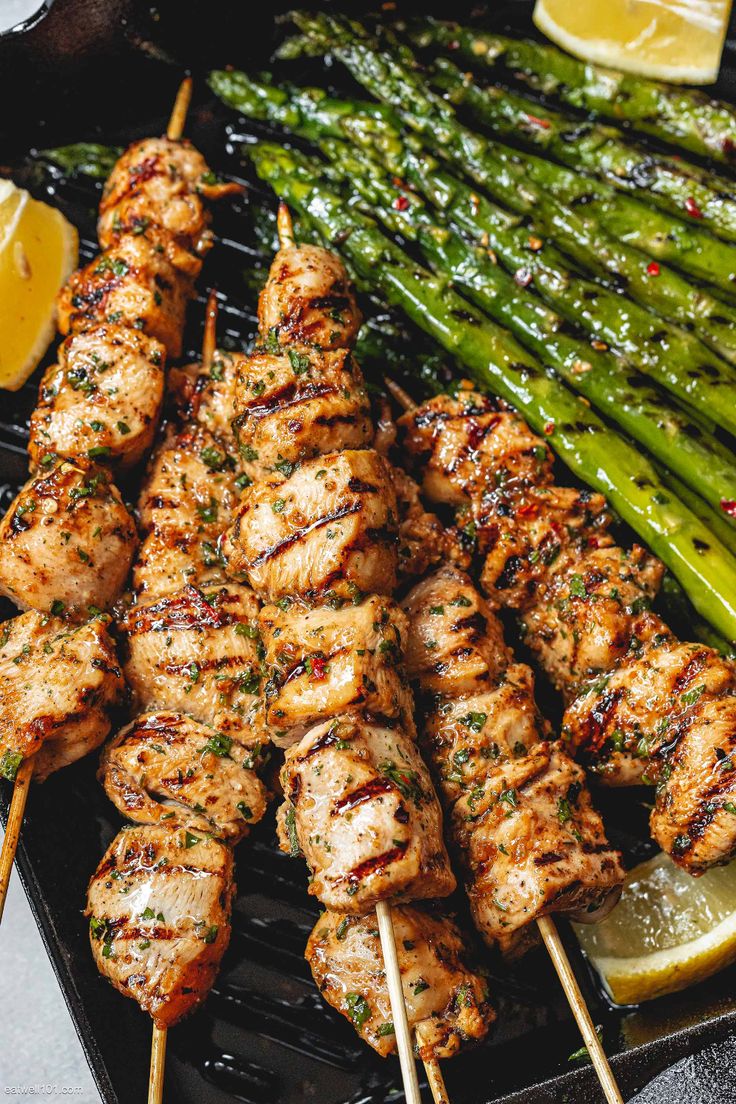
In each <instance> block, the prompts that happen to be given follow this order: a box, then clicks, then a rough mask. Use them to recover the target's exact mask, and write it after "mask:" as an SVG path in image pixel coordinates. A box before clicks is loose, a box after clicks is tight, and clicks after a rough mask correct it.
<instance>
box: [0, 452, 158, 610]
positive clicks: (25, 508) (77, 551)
mask: <svg viewBox="0 0 736 1104" xmlns="http://www.w3.org/2000/svg"><path fill="white" fill-rule="evenodd" d="M136 543H137V536H136V531H135V525H134V524H133V519H132V517H131V516H130V514H129V513H128V511H127V510H126V508H125V505H124V504H123V500H122V498H121V497H120V492H119V491H118V489H117V487H115V485H114V484H113V483H112V481H111V477H110V473H109V472H108V471H106V470H105V469H103V468H100V467H98V466H97V465H96V464H94V463H93V462H92V461H90V460H82V459H77V460H74V461H71V460H59V461H55V462H53V463H52V464H51V465H50V466H49V467H45V468H44V470H43V471H42V472H40V473H38V474H37V475H34V476H33V478H32V479H30V480H29V481H28V482H27V483H26V485H25V486H24V487H23V489H22V490H21V491H20V493H19V494H18V496H17V497H16V499H15V500H14V501H13V503H12V504H11V506H10V508H9V509H8V512H7V513H6V515H5V517H4V518H3V520H2V522H0V594H5V595H6V596H7V597H8V598H10V599H11V600H12V601H13V602H15V604H16V605H17V606H19V607H20V608H21V609H29V608H30V609H39V610H51V612H52V613H58V614H60V613H62V612H64V613H66V614H68V615H70V616H72V617H74V618H76V619H80V618H83V617H87V616H89V613H90V612H95V610H97V611H99V610H101V609H107V608H108V607H109V606H110V605H111V603H112V602H114V600H115V599H116V598H117V596H118V595H119V593H120V591H121V590H122V588H123V585H124V583H125V580H126V578H127V575H128V570H129V568H130V563H131V560H132V559H133V554H134V552H135V547H136Z"/></svg>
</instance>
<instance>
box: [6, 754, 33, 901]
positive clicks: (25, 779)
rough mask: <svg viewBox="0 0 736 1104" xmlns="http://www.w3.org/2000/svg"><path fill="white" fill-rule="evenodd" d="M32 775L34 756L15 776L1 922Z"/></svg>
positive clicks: (19, 768) (8, 831)
mask: <svg viewBox="0 0 736 1104" xmlns="http://www.w3.org/2000/svg"><path fill="white" fill-rule="evenodd" d="M32 774H33V756H32V755H31V756H29V758H28V759H24V760H23V762H22V763H21V765H20V766H19V767H18V773H17V774H16V776H15V784H14V786H13V797H12V799H11V801H10V812H9V813H8V823H7V826H6V828H5V838H4V839H3V849H2V853H0V921H2V918H3V912H4V911H5V898H6V897H7V895H8V886H9V885H10V875H11V873H12V870H13V861H14V859H15V852H16V850H17V847H18V840H19V839H20V829H21V825H22V823H23V814H24V812H25V810H26V801H27V800H28V790H29V789H30V785H31V775H32Z"/></svg>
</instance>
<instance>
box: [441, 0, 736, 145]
mask: <svg viewBox="0 0 736 1104" xmlns="http://www.w3.org/2000/svg"><path fill="white" fill-rule="evenodd" d="M422 28H423V31H424V38H425V42H427V43H429V42H434V43H437V44H439V45H443V46H447V47H449V48H451V49H457V50H459V52H460V53H461V54H462V55H463V57H465V58H466V59H468V60H469V61H474V62H483V63H485V64H487V65H492V66H499V67H503V68H504V69H505V70H506V71H507V72H509V73H513V74H514V75H515V76H520V77H522V78H524V79H525V80H526V81H527V82H528V84H529V85H530V86H531V87H532V88H535V89H537V91H539V92H544V93H545V94H546V95H556V96H558V97H559V98H560V99H561V100H563V101H564V102H565V103H568V104H570V105H571V106H572V107H576V108H581V109H582V110H584V111H597V112H598V113H599V114H600V115H604V116H606V117H607V118H609V119H613V120H614V121H616V122H618V121H620V120H625V121H626V122H629V123H632V124H633V125H634V127H635V128H636V129H637V130H641V131H644V132H645V133H646V134H653V135H654V136H655V137H656V138H659V139H661V140H662V141H663V142H670V143H672V144H673V145H676V146H680V147H681V148H682V149H686V150H690V151H691V152H692V153H696V154H699V155H700V156H702V157H712V158H714V159H715V160H717V161H725V162H733V160H734V155H735V154H736V144H735V143H736V138H735V136H736V111H735V110H734V108H733V107H731V105H730V104H725V103H721V102H720V101H718V100H713V99H711V98H710V97H709V96H707V95H705V94H704V93H703V92H698V91H696V90H695V89H691V88H675V87H673V86H672V85H667V84H662V83H661V82H659V81H653V80H647V79H646V78H644V77H637V76H632V75H631V74H628V73H616V72H613V71H612V70H610V69H603V68H602V67H601V66H598V65H591V64H590V63H589V62H586V61H579V60H578V59H577V58H573V57H570V56H569V54H566V53H563V51H562V50H558V49H557V48H556V47H555V46H550V45H546V44H545V45H542V44H541V43H539V42H531V41H517V40H515V39H511V38H505V37H504V36H502V35H494V34H484V33H483V32H482V31H478V30H477V29H475V28H472V27H462V26H460V25H459V24H457V23H440V22H437V21H435V20H431V19H424V20H423V21H422Z"/></svg>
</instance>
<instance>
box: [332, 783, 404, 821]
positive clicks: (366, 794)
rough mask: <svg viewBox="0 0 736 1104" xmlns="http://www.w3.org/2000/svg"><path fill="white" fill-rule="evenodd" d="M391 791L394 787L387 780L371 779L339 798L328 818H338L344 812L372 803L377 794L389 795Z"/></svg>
mask: <svg viewBox="0 0 736 1104" xmlns="http://www.w3.org/2000/svg"><path fill="white" fill-rule="evenodd" d="M393 790H394V786H393V784H392V783H391V782H390V781H389V780H388V778H371V779H370V781H368V782H365V783H364V784H363V785H362V786H359V787H358V788H357V789H356V790H353V791H352V793H349V794H346V795H345V796H344V797H341V798H339V800H338V801H336V802H335V804H334V805H333V806H332V809H331V811H330V816H331V817H336V816H339V815H340V813H342V812H344V811H345V810H349V809H355V808H356V807H357V806H358V805H362V804H363V803H364V802H365V801H372V800H373V798H374V797H378V795H379V794H386V793H391V792H392V791H393Z"/></svg>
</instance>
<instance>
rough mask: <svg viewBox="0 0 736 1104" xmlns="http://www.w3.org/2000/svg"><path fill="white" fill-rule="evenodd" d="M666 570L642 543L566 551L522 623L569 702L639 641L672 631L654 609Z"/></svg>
mask: <svg viewBox="0 0 736 1104" xmlns="http://www.w3.org/2000/svg"><path fill="white" fill-rule="evenodd" d="M663 572H664V567H663V565H662V564H661V562H660V561H659V560H657V559H655V558H654V557H653V556H650V554H649V553H648V552H646V551H645V550H644V549H643V548H640V547H639V546H638V545H634V546H633V548H631V550H628V551H626V550H624V549H621V548H616V547H611V548H597V549H591V550H589V551H587V552H585V553H581V554H576V553H574V552H570V554H569V555H562V556H560V558H559V560H558V562H557V563H556V564H555V570H554V573H553V574H552V576H551V577H550V578H549V580H548V581H547V583H546V584H545V586H544V587H542V588H540V590H539V593H538V595H537V599H536V602H535V604H534V605H533V606H532V607H531V608H529V609H528V610H526V611H525V612H524V613H523V615H522V625H523V629H524V631H525V639H526V642H527V644H528V645H529V647H530V648H531V650H532V651H533V652H534V654H535V655H536V656H537V659H538V660H539V663H540V664H541V666H542V668H543V670H544V671H546V673H547V675H548V677H549V678H550V679H551V681H552V682H553V683H554V685H555V686H556V687H557V688H558V689H559V690H560V691H561V692H562V693H563V695H564V696H565V698H566V700H567V701H571V700H572V699H573V698H574V697H575V696H576V695H577V694H578V693H579V692H580V690H581V689H582V688H583V687H584V685H585V684H586V683H587V682H588V681H589V680H590V679H591V678H595V677H597V676H599V675H602V674H606V673H607V672H608V671H610V670H611V669H612V668H613V667H615V666H616V664H617V663H618V662H619V661H620V660H622V659H623V658H624V657H625V656H626V655H627V654H628V653H629V652H630V650H631V649H632V648H634V649H636V648H638V647H639V646H640V645H641V644H642V643H645V642H646V641H647V640H649V639H651V638H652V637H653V636H655V635H657V634H658V633H661V632H666V626H665V625H664V624H663V623H662V621H660V619H659V618H658V617H656V616H655V615H654V614H653V613H651V612H650V606H651V603H652V600H653V598H654V597H655V595H656V593H657V590H658V588H659V584H660V582H661V579H662V574H663Z"/></svg>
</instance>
